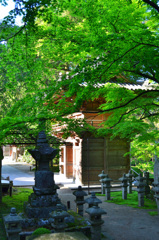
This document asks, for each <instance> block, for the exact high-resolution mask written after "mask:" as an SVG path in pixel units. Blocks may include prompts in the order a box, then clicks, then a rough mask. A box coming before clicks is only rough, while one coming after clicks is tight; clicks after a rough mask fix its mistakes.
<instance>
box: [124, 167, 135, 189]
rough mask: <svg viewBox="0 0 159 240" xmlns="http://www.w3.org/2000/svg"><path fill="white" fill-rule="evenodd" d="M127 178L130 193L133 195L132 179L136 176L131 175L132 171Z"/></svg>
mask: <svg viewBox="0 0 159 240" xmlns="http://www.w3.org/2000/svg"><path fill="white" fill-rule="evenodd" d="M126 177H127V178H128V193H132V178H133V177H134V174H132V173H131V170H129V172H128V174H126Z"/></svg>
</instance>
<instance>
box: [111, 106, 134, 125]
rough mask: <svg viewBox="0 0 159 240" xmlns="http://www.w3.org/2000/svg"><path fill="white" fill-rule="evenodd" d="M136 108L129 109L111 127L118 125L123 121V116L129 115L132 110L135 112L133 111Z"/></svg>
mask: <svg viewBox="0 0 159 240" xmlns="http://www.w3.org/2000/svg"><path fill="white" fill-rule="evenodd" d="M136 109H137V108H133V109H131V110H129V111H128V112H126V113H123V114H122V115H121V116H120V118H119V120H118V121H117V122H116V123H115V124H114V125H113V126H111V127H110V128H111V129H112V128H114V127H115V126H116V125H118V124H119V123H120V122H121V120H122V118H123V117H124V116H125V115H128V114H129V113H130V112H133V111H134V110H136Z"/></svg>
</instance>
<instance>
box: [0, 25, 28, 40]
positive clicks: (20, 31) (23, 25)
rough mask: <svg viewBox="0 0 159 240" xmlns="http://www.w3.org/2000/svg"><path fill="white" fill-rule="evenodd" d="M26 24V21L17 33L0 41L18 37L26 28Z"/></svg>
mask: <svg viewBox="0 0 159 240" xmlns="http://www.w3.org/2000/svg"><path fill="white" fill-rule="evenodd" d="M25 26H26V23H24V25H23V26H22V27H21V28H20V29H19V31H18V32H16V33H15V34H13V35H11V36H10V37H8V38H6V39H3V40H1V41H0V42H4V41H8V40H9V39H11V38H14V37H16V36H17V35H18V34H19V33H20V32H21V31H22V30H23V29H24V28H25Z"/></svg>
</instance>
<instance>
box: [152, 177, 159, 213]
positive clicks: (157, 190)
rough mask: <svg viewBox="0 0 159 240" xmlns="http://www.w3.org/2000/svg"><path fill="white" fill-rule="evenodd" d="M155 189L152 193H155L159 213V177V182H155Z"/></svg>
mask: <svg viewBox="0 0 159 240" xmlns="http://www.w3.org/2000/svg"><path fill="white" fill-rule="evenodd" d="M153 185H154V187H153V188H152V191H154V192H155V196H154V197H155V199H156V203H157V209H158V213H159V177H158V181H157V182H156V181H155V182H153Z"/></svg>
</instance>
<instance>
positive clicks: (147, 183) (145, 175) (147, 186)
mask: <svg viewBox="0 0 159 240" xmlns="http://www.w3.org/2000/svg"><path fill="white" fill-rule="evenodd" d="M149 175H150V174H149V172H144V177H145V184H146V185H145V195H146V196H148V195H149V194H150V186H149Z"/></svg>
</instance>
